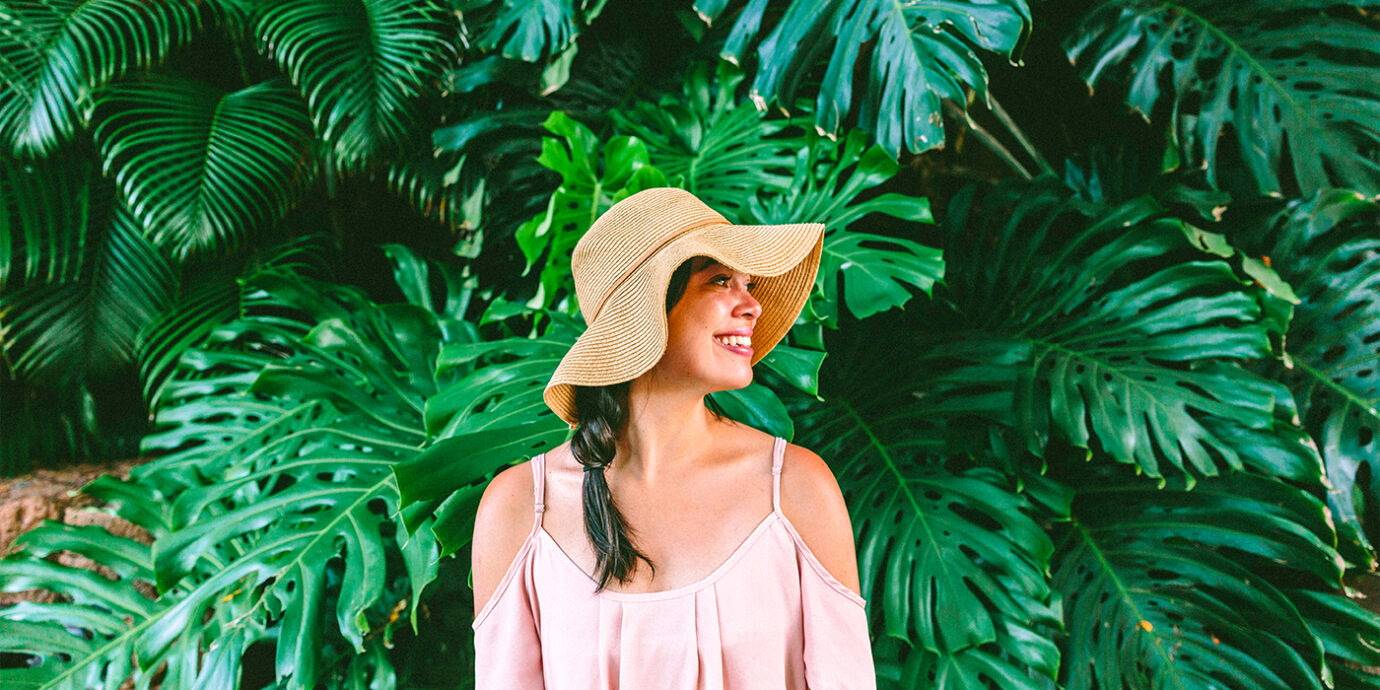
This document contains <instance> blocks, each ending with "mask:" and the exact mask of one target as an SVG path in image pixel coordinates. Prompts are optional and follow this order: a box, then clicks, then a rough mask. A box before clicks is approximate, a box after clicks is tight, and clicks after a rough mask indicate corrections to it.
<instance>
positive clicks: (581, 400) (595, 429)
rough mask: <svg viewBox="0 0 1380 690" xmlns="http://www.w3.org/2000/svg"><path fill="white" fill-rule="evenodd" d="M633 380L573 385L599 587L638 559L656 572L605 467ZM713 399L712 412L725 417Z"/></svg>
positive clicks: (673, 283) (683, 277)
mask: <svg viewBox="0 0 1380 690" xmlns="http://www.w3.org/2000/svg"><path fill="white" fill-rule="evenodd" d="M693 261H694V258H691V259H687V260H686V261H685V262H684V263H682V264H681V265H680V266H678V267H676V270H675V272H674V273H672V274H671V280H670V282H669V283H668V284H667V287H666V312H667V313H668V314H669V313H670V312H671V308H672V307H674V306H675V305H676V303H677V302H679V301H680V298H681V296H682V295H684V294H685V286H686V285H687V284H688V283H689V282H690V270H691V264H692V262H693ZM631 384H632V382H631V381H623V382H621V383H614V384H609V385H607V386H575V409H576V411H577V412H576V414H577V415H578V416H579V426H577V427H576V428H575V434H574V436H572V437H571V439H570V452H571V454H572V455H574V456H575V460H576V462H579V463H580V464H581V465H583V466H584V469H585V473H584V474H585V476H584V485H583V501H582V504H583V508H584V517H585V535H586V536H587V537H588V538H589V542H590V544H591V545H592V546H593V547H594V559H595V560H594V570H595V575H594V578H595V581H596V582H597V583H598V587H596V588H595V590H594V591H596V592H598V591H600V590H602V589H604V587H606V586H607V585H608V583H609V581H610V580H617V581H618V582H620V583H627V582H628V581H629V580H631V579H632V573H633V569H634V568H636V567H637V561H638V559H641V560H643V561H646V562H647V567H649V568H651V569H652V572H653V573H655V572H656V565H655V564H654V563H652V561H651V559H649V558H647V555H646V554H644V553H642V552H641V551H639V550H638V548H637V545H636V544H634V543H633V539H632V537H633V533H634V530H633V529H632V528H631V527H629V526H628V524H627V522H625V521H624V519H623V514H622V513H621V512H620V511H619V510H618V503H617V502H616V501H615V500H614V499H613V494H612V493H610V492H609V484H608V480H607V479H606V478H605V477H604V468H605V467H608V465H609V463H611V462H613V456H614V453H615V451H616V450H617V449H616V446H615V442H616V441H617V439H618V437H619V436H620V435H622V434H623V432H624V426H625V425H626V424H627V421H628V388H629V387H630V386H631ZM716 407H717V406H715V405H713V404H712V403H711V405H710V412H712V413H713V414H714V416H715V417H718V418H722V415H721V414H720V411H719V410H718V409H715V408H716Z"/></svg>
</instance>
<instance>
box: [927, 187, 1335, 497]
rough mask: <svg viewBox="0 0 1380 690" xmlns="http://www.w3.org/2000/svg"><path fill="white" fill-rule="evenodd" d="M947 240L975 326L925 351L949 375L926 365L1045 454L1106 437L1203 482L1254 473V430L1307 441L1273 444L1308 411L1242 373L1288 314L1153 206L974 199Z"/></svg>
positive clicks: (1261, 436)
mask: <svg viewBox="0 0 1380 690" xmlns="http://www.w3.org/2000/svg"><path fill="white" fill-rule="evenodd" d="M945 235H946V241H945V253H946V258H947V260H948V263H949V266H950V271H949V274H948V277H947V278H946V289H945V293H944V302H945V303H952V304H953V305H954V308H955V309H957V310H958V312H959V313H960V314H963V315H965V316H964V317H963V318H964V319H965V320H966V321H967V324H966V326H967V328H966V330H965V331H964V334H963V337H962V338H961V339H957V338H948V339H945V338H944V337H943V336H938V335H937V336H936V337H935V338H934V341H935V342H934V344H933V345H928V344H927V345H926V346H925V347H924V348H923V350H922V351H921V352H922V354H921V359H922V361H925V362H935V363H937V362H948V363H949V366H947V367H944V368H943V369H940V368H937V367H935V366H934V365H933V364H930V365H924V364H922V365H921V366H928V367H930V368H931V369H932V370H935V371H943V373H942V374H940V375H939V377H940V378H942V379H943V380H942V381H935V382H934V383H933V385H934V387H935V391H936V394H939V395H942V396H943V397H946V398H947V399H948V400H947V403H946V404H947V405H948V406H949V407H950V408H951V409H953V410H954V411H955V413H958V412H961V413H963V414H972V415H978V416H980V417H985V418H988V419H993V420H1002V421H1004V423H1009V424H1011V425H1012V426H1014V427H1016V428H1018V429H1021V430H1023V433H1024V434H1025V435H1026V438H1027V447H1028V448H1029V449H1030V450H1031V451H1032V452H1034V453H1036V454H1037V455H1038V454H1040V453H1041V448H1043V447H1044V445H1045V443H1046V442H1047V441H1048V440H1049V438H1050V434H1051V433H1054V432H1057V433H1059V434H1060V435H1061V436H1062V437H1063V438H1065V439H1067V440H1068V441H1069V442H1071V443H1073V444H1074V445H1075V446H1079V447H1083V448H1090V449H1091V448H1092V446H1091V444H1092V442H1093V440H1094V439H1095V440H1096V442H1097V448H1100V449H1101V450H1102V451H1104V452H1105V453H1106V454H1108V455H1110V456H1111V457H1113V458H1116V459H1117V460H1118V461H1121V462H1132V463H1135V464H1136V465H1138V466H1139V467H1140V469H1141V470H1142V471H1144V472H1145V473H1147V474H1149V475H1150V476H1153V477H1160V476H1164V474H1165V472H1166V468H1165V467H1164V466H1163V465H1164V463H1167V464H1168V465H1169V467H1171V468H1173V469H1174V471H1176V472H1182V473H1186V474H1188V476H1190V477H1192V476H1194V475H1195V474H1196V475H1204V476H1212V475H1216V474H1218V473H1219V472H1220V471H1222V470H1223V469H1225V468H1228V467H1230V468H1240V467H1243V466H1244V465H1246V464H1247V463H1252V462H1255V461H1256V459H1257V457H1259V456H1258V455H1257V454H1255V453H1245V452H1243V451H1242V446H1240V445H1238V443H1237V441H1238V440H1239V438H1240V435H1241V434H1255V436H1253V438H1256V439H1257V440H1258V441H1261V442H1263V443H1265V444H1266V445H1274V446H1278V447H1280V448H1293V447H1294V445H1295V444H1298V443H1300V439H1298V438H1297V437H1291V436H1289V435H1286V434H1279V435H1276V434H1275V433H1274V430H1275V429H1283V428H1287V426H1288V424H1287V421H1286V420H1290V419H1292V418H1293V417H1294V415H1295V411H1294V409H1293V402H1292V399H1291V397H1290V396H1289V394H1288V391H1287V390H1285V389H1284V388H1283V387H1282V386H1281V385H1280V384H1278V383H1275V382H1273V381H1270V380H1268V379H1265V378H1262V377H1260V376H1258V375H1256V374H1253V373H1251V372H1249V371H1247V370H1246V369H1244V368H1242V367H1241V366H1240V365H1239V364H1238V363H1237V362H1236V360H1238V359H1245V360H1254V359H1262V358H1264V357H1267V356H1269V355H1270V345H1269V337H1268V334H1269V333H1270V332H1271V331H1277V330H1279V329H1280V328H1281V326H1280V324H1279V322H1278V320H1277V319H1275V318H1272V317H1271V316H1270V315H1271V314H1272V313H1274V312H1275V311H1277V310H1278V309H1286V310H1287V307H1288V306H1289V305H1288V303H1287V302H1285V301H1284V298H1283V297H1282V296H1276V295H1275V294H1273V293H1271V292H1270V291H1268V290H1266V289H1264V288H1262V287H1254V286H1253V283H1254V281H1249V280H1247V279H1246V278H1245V277H1244V276H1243V275H1242V274H1244V273H1245V272H1246V268H1245V266H1244V264H1242V265H1241V266H1237V267H1234V266H1233V264H1231V263H1228V262H1227V261H1225V260H1222V259H1219V258H1218V257H1219V256H1220V254H1221V253H1222V251H1221V249H1220V248H1216V249H1213V250H1211V251H1204V249H1203V248H1202V243H1209V244H1210V240H1209V239H1206V238H1204V237H1203V236H1201V235H1200V234H1199V233H1198V232H1196V231H1195V230H1194V229H1193V228H1191V227H1190V226H1187V225H1185V224H1184V223H1183V222H1182V221H1179V220H1176V219H1172V218H1168V217H1165V216H1164V215H1163V214H1162V213H1161V212H1160V211H1159V210H1158V207H1157V206H1156V205H1155V203H1154V202H1153V201H1150V200H1148V199H1144V198H1142V199H1137V200H1134V201H1131V202H1128V203H1126V204H1123V205H1121V206H1116V207H1102V206H1097V205H1088V204H1085V203H1082V202H1079V201H1077V200H1074V199H1070V198H1069V196H1068V193H1067V192H1066V191H1064V190H1062V188H1060V187H1058V186H1057V185H1055V184H1045V183H1038V184H1036V185H1034V186H1032V187H1030V188H1029V189H1026V190H1024V191H1021V192H1019V193H1012V192H1002V191H998V192H993V193H992V194H989V195H987V196H985V197H981V198H979V197H977V195H976V194H975V192H974V190H973V189H971V188H970V189H969V190H967V191H965V192H963V193H960V194H959V195H958V196H956V197H955V199H954V200H953V202H952V203H951V205H950V215H949V220H948V222H947V223H946V226H945ZM1171 257H1172V258H1174V260H1173V261H1168V262H1167V260H1168V259H1169V258H1171ZM1237 259H1238V260H1239V259H1240V257H1239V256H1238V257H1237ZM1251 270H1255V269H1251ZM1265 270H1267V272H1268V269H1265ZM1238 271H1240V272H1241V273H1238ZM1267 280H1273V279H1267ZM935 318H942V317H939V316H938V315H936V316H935ZM950 318H952V317H950ZM974 329H976V330H974ZM1227 427H1231V428H1234V429H1237V430H1238V431H1239V433H1238V432H1227V431H1224V429H1225V428H1227ZM1295 450H1298V449H1297V448H1295ZM1310 456H1311V457H1312V458H1313V459H1314V462H1315V460H1316V455H1315V454H1313V453H1305V454H1302V455H1298V456H1297V460H1298V461H1300V462H1307V461H1308V458H1309V457H1310ZM1269 462H1270V463H1287V462H1289V460H1287V459H1282V458H1279V457H1274V456H1272V459H1271V460H1270V461H1269ZM1261 469H1265V468H1264V467H1262V468H1261ZM1288 473H1289V474H1290V475H1294V476H1307V475H1308V474H1309V470H1308V469H1306V467H1301V468H1296V469H1291V470H1289V471H1288ZM1314 474H1316V472H1314ZM1190 481H1191V479H1190Z"/></svg>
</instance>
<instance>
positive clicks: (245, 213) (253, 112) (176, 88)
mask: <svg viewBox="0 0 1380 690" xmlns="http://www.w3.org/2000/svg"><path fill="white" fill-rule="evenodd" d="M98 100H99V103H98V105H97V111H96V119H97V120H98V124H97V126H96V132H95V136H96V140H97V141H98V142H99V144H100V150H101V157H102V159H103V169H104V170H105V171H107V172H112V173H113V174H114V176H115V179H116V181H117V183H118V184H119V187H120V190H121V191H122V192H123V193H124V195H125V198H126V199H127V200H128V203H129V205H130V207H131V208H132V209H133V211H134V213H135V215H136V216H138V218H139V220H140V221H141V222H142V223H143V225H144V226H145V227H146V228H148V234H149V236H150V237H151V238H152V239H153V240H154V242H155V243H157V244H158V245H159V246H161V247H166V248H167V249H168V250H169V251H170V253H172V254H174V255H175V256H178V257H183V258H185V257H189V256H192V255H196V254H210V255H212V256H214V255H218V254H221V253H224V252H225V251H226V250H229V249H233V248H235V247H236V246H237V245H238V244H239V243H240V242H241V241H242V240H243V238H244V236H245V235H247V234H249V233H250V232H253V231H254V230H256V229H261V228H264V227H266V226H267V225H268V224H270V223H272V222H274V221H276V220H278V219H279V218H281V217H282V216H283V215H284V214H285V213H287V210H288V208H289V207H290V206H291V205H292V204H293V203H295V202H296V199H297V197H298V196H299V195H300V193H301V191H302V190H303V189H304V188H305V186H306V184H307V183H309V182H310V175H309V174H308V169H307V167H306V165H305V161H306V150H307V144H308V143H309V142H310V141H311V137H312V132H311V123H310V121H308V119H307V116H306V111H305V110H304V109H303V108H302V103H301V101H300V100H299V99H298V97H297V94H295V93H293V91H292V89H291V87H290V86H289V85H288V84H287V82H286V81H285V80H281V79H278V80H272V81H267V82H263V83H261V84H256V85H254V86H251V87H249V88H246V89H241V90H239V91H236V92H233V93H229V94H222V93H219V92H218V91H216V90H215V89H213V88H211V87H209V86H206V85H204V84H199V83H197V82H192V81H189V80H186V79H181V78H176V77H162V76H160V77H153V76H150V77H145V78H143V79H140V80H137V81H129V82H124V83H120V84H115V85H112V86H110V87H107V88H106V89H105V90H103V91H102V92H101V94H100V96H99V99H98Z"/></svg>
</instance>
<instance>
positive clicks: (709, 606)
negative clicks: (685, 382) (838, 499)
mask: <svg viewBox="0 0 1380 690" xmlns="http://www.w3.org/2000/svg"><path fill="white" fill-rule="evenodd" d="M785 446H786V442H785V440H784V439H781V438H777V439H776V445H775V448H774V449H773V453H772V455H773V458H772V512H771V514H769V515H767V516H766V517H765V518H763V520H762V522H761V523H760V524H758V525H757V527H756V529H754V530H753V531H752V533H751V534H750V535H748V537H747V538H746V539H744V540H743V542H742V544H740V545H739V546H738V548H737V549H736V550H735V551H734V552H733V554H732V555H731V556H729V557H728V559H727V560H725V561H724V562H723V564H722V565H720V566H719V567H718V568H717V569H715V570H714V572H712V573H710V574H709V575H708V576H706V577H704V578H703V579H701V580H700V581H699V582H696V583H693V584H689V585H685V586H683V587H677V588H675V589H671V590H666V591H661V592H638V593H631V592H614V591H609V590H604V591H603V592H600V593H598V594H595V593H594V589H595V581H594V579H593V578H592V577H590V576H589V574H587V573H585V571H584V570H582V569H581V568H580V567H579V566H577V565H576V564H575V562H574V561H573V560H571V559H570V557H569V556H568V555H566V553H565V552H564V551H562V550H561V548H560V546H558V545H557V544H556V541H555V540H554V539H552V537H551V535H550V534H548V533H547V532H546V530H544V529H542V526H541V517H542V511H543V509H544V506H543V500H544V496H545V491H544V485H545V466H544V465H545V464H544V460H545V455H544V454H543V455H538V456H537V457H535V458H533V459H532V462H531V465H532V475H533V480H534V481H533V484H534V486H535V494H536V495H535V503H536V519H535V520H534V521H533V522H534V524H533V525H532V532H531V534H529V535H528V537H527V540H526V541H525V542H524V543H523V545H522V548H521V549H520V550H519V551H518V554H517V556H516V557H514V559H513V562H512V564H511V565H510V566H509V567H508V570H507V572H506V573H505V574H504V576H503V579H502V580H501V581H500V583H499V585H498V589H497V590H496V591H495V592H494V595H493V597H492V598H491V599H490V600H489V602H488V603H487V604H486V605H485V606H484V609H483V610H482V611H480V612H479V615H478V616H476V617H475V620H474V623H473V627H474V647H475V670H476V676H477V685H476V687H478V688H479V689H480V690H500V689H501V690H509V689H514V690H517V689H520V690H529V689H532V688H549V689H551V690H561V689H564V688H570V689H571V690H589V689H591V688H598V689H600V690H768V689H770V690H781V689H783V688H785V689H788V690H806V689H808V690H842V689H845V688H846V689H848V690H857V689H859V688H862V689H874V688H876V686H877V685H876V684H877V681H876V674H875V671H874V667H873V662H872V650H871V644H870V642H869V639H868V625H867V615H866V612H865V610H864V604H865V602H864V601H863V599H862V598H861V597H859V596H858V595H857V594H856V593H854V592H853V591H852V590H850V589H848V587H846V586H845V585H843V584H842V583H840V582H839V581H838V580H836V579H834V577H833V576H832V575H830V574H829V572H828V571H827V570H825V569H824V566H822V565H820V563H819V561H818V560H816V559H815V556H814V554H812V553H811V552H810V549H809V547H807V546H806V545H805V542H804V541H803V540H801V538H800V535H799V534H798V533H797V532H796V530H795V527H793V526H792V525H791V522H790V520H787V519H786V516H785V514H783V513H782V512H781V500H780V498H781V458H782V455H783V451H784V450H785Z"/></svg>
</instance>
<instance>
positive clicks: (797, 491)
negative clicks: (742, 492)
mask: <svg viewBox="0 0 1380 690" xmlns="http://www.w3.org/2000/svg"><path fill="white" fill-rule="evenodd" d="M781 512H782V513H783V514H784V515H785V516H786V519H787V520H790V522H791V525H793V526H794V527H795V530H796V532H797V533H798V534H800V538H801V539H802V540H804V542H805V545H806V546H808V547H810V551H811V552H812V553H813V554H814V555H815V558H816V559H818V560H819V562H820V565H823V566H824V569H825V570H828V571H829V574H831V575H833V576H834V579H836V580H838V581H839V582H841V583H843V584H844V585H846V586H847V587H848V588H849V589H851V590H853V591H854V592H857V591H858V561H857V551H856V549H855V548H854V544H853V525H852V521H851V520H850V519H849V517H848V506H847V504H845V503H844V500H843V492H842V491H841V490H840V489H839V483H838V480H837V479H835V478H834V472H833V470H831V469H830V468H829V465H828V463H826V462H824V459H823V458H821V457H819V455H818V454H816V453H815V452H814V451H812V450H810V449H808V448H804V447H801V446H797V445H795V444H793V443H788V444H786V450H785V453H784V454H783V457H782V462H781Z"/></svg>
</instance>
